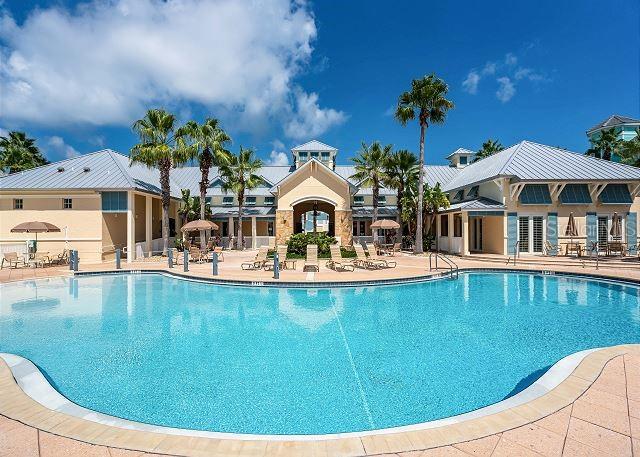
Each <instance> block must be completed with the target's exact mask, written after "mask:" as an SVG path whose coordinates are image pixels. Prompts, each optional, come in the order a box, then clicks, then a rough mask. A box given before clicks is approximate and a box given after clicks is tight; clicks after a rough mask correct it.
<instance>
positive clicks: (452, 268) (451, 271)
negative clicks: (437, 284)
mask: <svg viewBox="0 0 640 457" xmlns="http://www.w3.org/2000/svg"><path fill="white" fill-rule="evenodd" d="M433 257H435V259H436V260H435V264H436V268H435V269H436V270H437V269H438V258H440V259H442V261H443V262H444V263H446V264H447V267H449V275H450V276H451V278H453V275H454V273H455V275H456V279H458V270H459V268H458V264H456V263H455V262H454V261H453V260H451V259H450V258H448V257H447V256H446V255H443V254H440V253H439V252H430V253H429V271H431V270H433V268H432V266H431V259H432V258H433Z"/></svg>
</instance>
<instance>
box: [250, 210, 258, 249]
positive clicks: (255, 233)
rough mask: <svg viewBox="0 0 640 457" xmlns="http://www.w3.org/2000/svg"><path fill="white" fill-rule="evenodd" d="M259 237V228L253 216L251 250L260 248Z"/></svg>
mask: <svg viewBox="0 0 640 457" xmlns="http://www.w3.org/2000/svg"><path fill="white" fill-rule="evenodd" d="M257 237H258V228H257V227H256V217H255V216H251V249H257V248H258V241H257V240H256V238H257Z"/></svg>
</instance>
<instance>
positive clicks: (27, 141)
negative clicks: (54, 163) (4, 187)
mask: <svg viewBox="0 0 640 457" xmlns="http://www.w3.org/2000/svg"><path fill="white" fill-rule="evenodd" d="M35 143H36V140H35V139H33V138H28V137H27V134H26V133H24V132H16V131H13V132H9V135H7V136H6V137H5V136H0V171H6V172H7V173H16V172H18V171H24V170H29V169H30V168H35V167H39V166H41V165H46V164H48V163H49V161H48V160H47V159H45V158H44V156H43V155H42V153H41V152H40V149H38V146H36V144H35Z"/></svg>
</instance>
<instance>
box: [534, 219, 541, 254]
mask: <svg viewBox="0 0 640 457" xmlns="http://www.w3.org/2000/svg"><path fill="white" fill-rule="evenodd" d="M542 221H543V219H542V216H533V252H542V237H543V228H542Z"/></svg>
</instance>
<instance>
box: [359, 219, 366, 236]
mask: <svg viewBox="0 0 640 457" xmlns="http://www.w3.org/2000/svg"><path fill="white" fill-rule="evenodd" d="M366 234H367V222H366V221H360V235H361V236H365V235H366Z"/></svg>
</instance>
